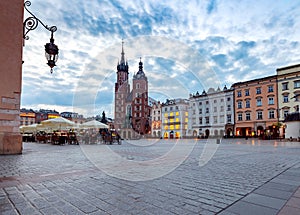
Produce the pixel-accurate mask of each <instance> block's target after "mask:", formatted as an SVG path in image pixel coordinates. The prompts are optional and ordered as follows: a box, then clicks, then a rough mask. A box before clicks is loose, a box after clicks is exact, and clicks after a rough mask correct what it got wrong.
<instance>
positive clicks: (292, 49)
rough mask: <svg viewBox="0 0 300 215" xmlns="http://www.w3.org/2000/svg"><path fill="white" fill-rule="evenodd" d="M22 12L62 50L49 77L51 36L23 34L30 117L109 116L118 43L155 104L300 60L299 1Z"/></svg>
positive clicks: (65, 4)
mask: <svg viewBox="0 0 300 215" xmlns="http://www.w3.org/2000/svg"><path fill="white" fill-rule="evenodd" d="M28 9H29V10H30V11H31V12H32V13H33V14H35V15H36V16H37V17H38V18H39V19H41V20H42V21H43V22H44V23H45V24H47V25H49V26H52V25H56V26H57V28H58V30H57V32H55V34H54V39H55V44H56V45H58V48H59V50H60V51H59V59H58V61H57V67H55V68H54V72H53V74H51V73H50V68H49V67H48V66H47V65H46V59H45V56H44V45H45V44H46V43H47V42H49V38H50V32H48V31H47V30H45V29H44V28H43V27H42V26H41V25H39V26H38V28H37V29H36V30H35V31H32V32H30V33H29V34H28V35H29V37H30V38H29V40H26V41H25V46H24V47H23V60H24V64H23V83H22V84H23V85H22V97H21V107H24V108H32V109H34V110H38V109H40V108H43V109H55V110H57V111H59V112H63V111H74V112H78V113H81V114H83V115H85V116H93V115H97V114H101V113H102V111H105V112H106V114H107V116H109V117H113V110H114V109H113V108H114V106H113V105H114V84H115V82H116V71H117V70H116V67H117V63H118V61H119V60H120V57H121V49H122V38H123V39H124V51H125V57H126V59H127V61H128V64H129V77H130V83H131V78H132V76H133V74H134V73H136V72H137V71H138V62H139V60H140V57H141V59H142V61H143V63H144V72H145V74H146V75H147V77H148V82H149V96H150V97H152V98H154V99H156V100H160V101H164V100H165V99H166V98H188V97H189V94H190V93H195V92H196V91H199V92H202V91H203V90H207V89H208V88H209V87H214V88H216V87H220V88H221V89H222V88H223V87H224V85H226V86H227V87H230V86H231V85H232V84H233V83H235V82H239V81H246V80H251V79H255V78H260V77H264V76H269V75H275V74H276V69H277V68H280V67H285V66H289V65H293V64H299V63H300V55H299V40H300V2H299V1H297V0H278V1H272V0H264V1H254V0H251V1H246V0H243V1H240V0H188V1H185V0H181V1H179V0H178V1H171V0H169V1H157V0H143V1H142V0H141V1H137V0H126V1H117V0H84V1H76V0H68V1H64V0H51V1H50V0H43V1H41V0H31V6H30V7H28ZM28 16H30V15H29V14H28V13H27V12H26V11H25V12H24V20H25V19H26V18H27V17H28Z"/></svg>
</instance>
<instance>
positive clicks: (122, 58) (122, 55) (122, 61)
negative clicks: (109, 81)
mask: <svg viewBox="0 0 300 215" xmlns="http://www.w3.org/2000/svg"><path fill="white" fill-rule="evenodd" d="M124 55H125V53H124V39H123V38H122V52H121V62H120V64H122V63H124V64H125V57H124Z"/></svg>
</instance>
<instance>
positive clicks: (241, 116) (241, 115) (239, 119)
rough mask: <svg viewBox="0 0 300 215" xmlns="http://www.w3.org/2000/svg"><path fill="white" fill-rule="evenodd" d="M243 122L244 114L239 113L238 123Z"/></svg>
mask: <svg viewBox="0 0 300 215" xmlns="http://www.w3.org/2000/svg"><path fill="white" fill-rule="evenodd" d="M242 120H243V114H242V113H238V121H242Z"/></svg>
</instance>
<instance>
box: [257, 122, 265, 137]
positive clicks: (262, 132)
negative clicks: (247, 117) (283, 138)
mask: <svg viewBox="0 0 300 215" xmlns="http://www.w3.org/2000/svg"><path fill="white" fill-rule="evenodd" d="M263 134H264V127H262V126H261V125H260V126H257V136H258V137H260V136H262V135H263Z"/></svg>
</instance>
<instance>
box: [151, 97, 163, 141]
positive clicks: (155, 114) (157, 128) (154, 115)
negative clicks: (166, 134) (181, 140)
mask: <svg viewBox="0 0 300 215" xmlns="http://www.w3.org/2000/svg"><path fill="white" fill-rule="evenodd" d="M161 114H162V109H161V103H160V102H159V101H158V102H156V103H152V108H151V136H152V137H158V138H160V137H162V136H161V125H162V124H161V120H162V116H161Z"/></svg>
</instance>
